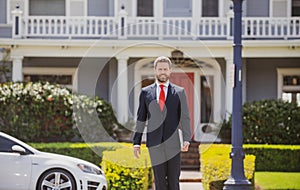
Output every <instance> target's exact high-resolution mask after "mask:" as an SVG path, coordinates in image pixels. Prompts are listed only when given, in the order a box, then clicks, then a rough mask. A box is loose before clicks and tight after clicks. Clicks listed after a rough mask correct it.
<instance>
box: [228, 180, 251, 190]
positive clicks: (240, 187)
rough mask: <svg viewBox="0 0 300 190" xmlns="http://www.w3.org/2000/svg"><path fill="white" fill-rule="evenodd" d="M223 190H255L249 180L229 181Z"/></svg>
mask: <svg viewBox="0 0 300 190" xmlns="http://www.w3.org/2000/svg"><path fill="white" fill-rule="evenodd" d="M223 190H253V185H252V184H251V183H250V182H249V181H248V180H247V179H245V180H235V179H233V178H230V179H228V180H227V181H226V182H225V183H224V188H223Z"/></svg>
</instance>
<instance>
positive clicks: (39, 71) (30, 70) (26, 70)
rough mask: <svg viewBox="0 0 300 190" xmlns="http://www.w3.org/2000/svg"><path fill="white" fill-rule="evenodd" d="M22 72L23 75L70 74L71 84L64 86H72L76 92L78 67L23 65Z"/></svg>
mask: <svg viewBox="0 0 300 190" xmlns="http://www.w3.org/2000/svg"><path fill="white" fill-rule="evenodd" d="M22 72H23V76H24V75H71V76H72V85H71V86H69V85H65V86H67V87H69V88H72V91H73V92H77V90H78V69H77V68H69V67H59V68H54V67H23V71H22ZM23 78H24V77H23ZM62 86H63V85H62Z"/></svg>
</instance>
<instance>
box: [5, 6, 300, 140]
mask: <svg viewBox="0 0 300 190" xmlns="http://www.w3.org/2000/svg"><path fill="white" fill-rule="evenodd" d="M231 6H232V2H231V1H230V0H184V1H182V0H51V1H49V0H0V9H1V11H0V48H2V50H7V51H1V52H2V54H1V56H2V57H4V56H6V55H5V52H9V58H10V67H11V70H12V72H11V77H12V80H13V81H36V80H41V79H42V80H49V81H55V82H58V83H60V84H63V85H66V86H69V87H70V88H72V89H73V91H74V92H77V93H82V94H87V95H91V96H94V95H97V96H99V97H102V98H104V99H106V100H108V101H109V102H111V103H112V106H113V108H114V110H115V111H116V114H117V117H118V119H119V121H120V122H121V123H126V122H128V121H130V120H132V119H133V120H134V118H135V117H136V112H137V106H138V96H139V92H140V90H141V88H142V87H143V86H146V85H148V84H149V83H152V82H153V81H154V76H153V66H152V63H153V61H154V59H155V58H156V57H157V56H160V55H166V56H169V57H170V58H171V59H172V60H173V62H174V65H175V66H174V68H173V74H172V79H171V80H172V82H174V83H176V84H178V85H182V86H184V87H185V90H186V93H187V97H188V104H189V109H190V116H191V118H192V126H191V127H192V130H193V131H194V133H195V134H194V140H196V141H202V140H203V135H204V134H205V133H204V132H205V131H206V132H208V131H212V132H213V131H214V130H215V128H216V127H217V126H218V125H217V124H218V123H221V122H222V121H223V119H226V118H228V117H229V115H230V113H231V112H232V86H233V85H234V84H233V82H232V81H233V76H232V73H233V72H232V71H233V70H232V68H233V67H232V65H233V27H234V26H233V11H232V9H231ZM242 14H243V18H242V38H243V42H242V43H243V50H242V63H243V71H242V76H241V77H242V81H243V102H251V101H254V100H260V99H278V98H283V99H285V100H288V101H294V102H298V104H300V0H244V1H243V13H242ZM206 138H211V137H209V136H207V137H206ZM212 138H215V136H212Z"/></svg>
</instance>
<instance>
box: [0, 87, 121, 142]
mask: <svg viewBox="0 0 300 190" xmlns="http://www.w3.org/2000/svg"><path fill="white" fill-rule="evenodd" d="M95 118H97V119H95ZM98 118H99V119H98ZM75 121H76V122H75ZM101 124H102V126H104V129H102V128H101V127H100V126H101ZM119 126H120V124H119V123H118V121H117V119H116V117H115V115H114V113H113V109H112V107H111V105H110V104H108V103H107V102H106V101H104V100H101V99H99V98H97V97H96V98H89V97H87V96H84V95H75V94H72V93H71V91H70V90H68V89H67V88H64V87H61V86H59V85H53V84H49V83H41V82H38V83H32V82H30V83H4V84H0V130H1V131H3V132H6V133H8V134H10V135H12V136H15V137H17V138H20V139H21V140H23V141H27V142H57V141H72V140H77V141H80V140H81V139H80V135H79V132H78V129H79V130H80V132H81V133H82V134H88V135H90V136H87V135H86V136H87V137H86V138H85V140H86V139H88V140H89V141H97V140H99V137H101V136H103V134H104V132H106V133H107V134H108V135H107V136H111V137H116V134H115V131H116V129H117V128H118V127H119Z"/></svg>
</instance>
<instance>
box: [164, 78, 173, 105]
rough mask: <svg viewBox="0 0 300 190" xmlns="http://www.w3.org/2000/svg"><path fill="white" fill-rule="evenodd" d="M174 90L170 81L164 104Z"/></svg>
mask: <svg viewBox="0 0 300 190" xmlns="http://www.w3.org/2000/svg"><path fill="white" fill-rule="evenodd" d="M174 90H175V89H174V87H173V85H172V84H171V83H170V84H169V87H168V93H167V98H166V105H167V103H168V102H169V101H170V100H169V99H170V97H172V94H174Z"/></svg>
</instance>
